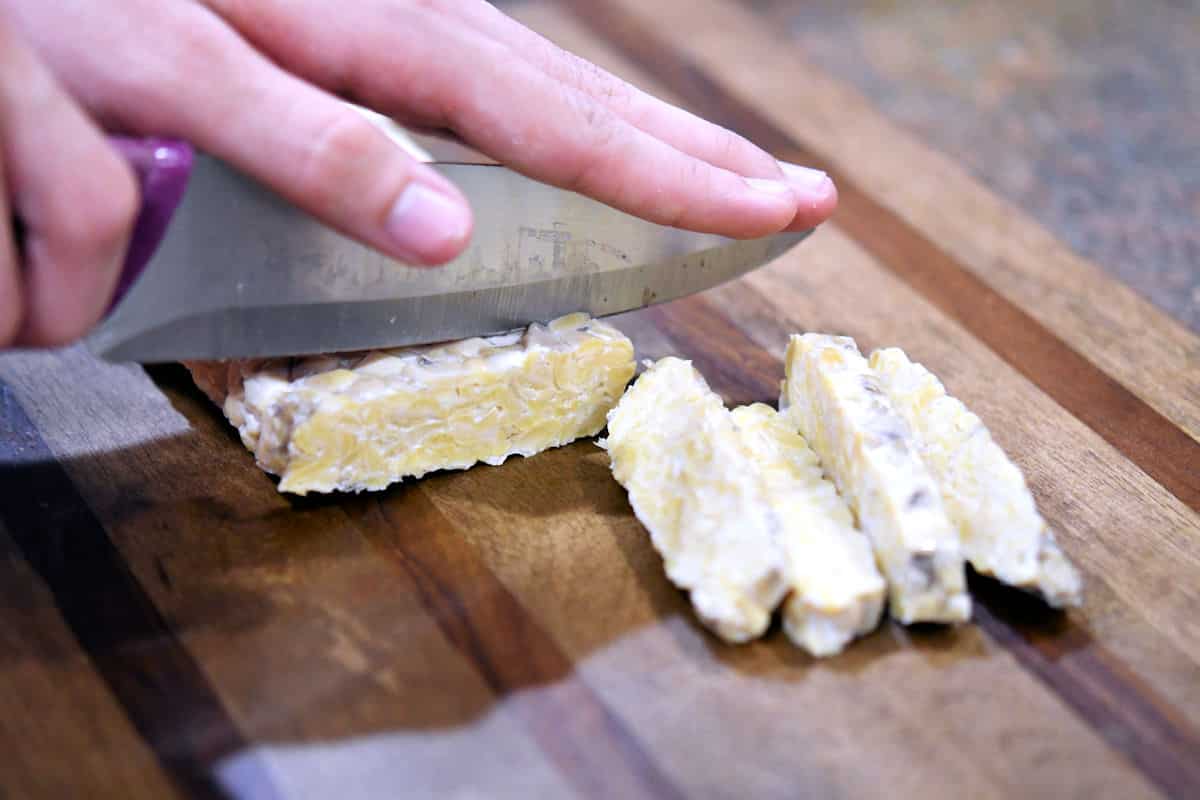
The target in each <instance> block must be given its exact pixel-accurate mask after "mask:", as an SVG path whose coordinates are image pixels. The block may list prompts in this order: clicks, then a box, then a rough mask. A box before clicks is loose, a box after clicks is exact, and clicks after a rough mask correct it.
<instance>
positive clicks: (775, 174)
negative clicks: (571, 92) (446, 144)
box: [455, 2, 837, 231]
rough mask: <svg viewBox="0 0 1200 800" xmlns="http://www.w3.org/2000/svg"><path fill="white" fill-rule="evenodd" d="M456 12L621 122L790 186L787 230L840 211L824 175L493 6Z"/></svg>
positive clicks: (743, 172) (706, 157) (718, 162)
mask: <svg viewBox="0 0 1200 800" xmlns="http://www.w3.org/2000/svg"><path fill="white" fill-rule="evenodd" d="M455 13H456V14H461V15H463V16H465V17H467V18H468V19H469V22H470V23H471V24H472V26H474V27H475V28H476V29H478V30H486V31H488V32H490V33H491V34H492V35H494V36H495V37H496V38H497V39H498V40H500V41H503V42H505V43H507V44H508V46H509V48H510V50H511V52H512V53H513V55H514V56H517V57H520V58H524V59H526V60H527V61H529V62H531V63H532V64H534V65H535V66H537V67H538V68H540V69H541V70H542V71H543V72H545V73H546V74H547V75H550V76H551V77H553V78H555V79H556V80H558V81H560V82H562V83H564V84H566V85H568V86H571V87H573V88H575V89H578V90H579V91H581V92H583V93H584V94H586V95H587V96H588V97H590V98H591V99H592V100H593V101H595V102H596V103H599V104H601V105H604V106H606V107H608V108H609V109H611V110H612V111H613V113H615V114H617V115H618V116H619V117H621V118H622V119H624V120H626V121H628V122H629V123H630V124H632V125H634V126H635V127H637V128H639V129H641V130H643V131H645V132H646V133H649V134H651V135H653V136H656V137H657V138H659V139H661V140H662V141H664V142H666V143H667V144H669V145H671V146H672V147H674V148H676V149H677V150H680V151H682V152H684V153H687V154H689V155H692V156H695V157H696V158H700V159H703V160H705V161H707V162H709V163H710V164H714V165H716V166H718V167H724V168H725V169H728V170H731V171H733V172H736V173H738V174H739V175H746V176H751V177H761V178H776V179H783V180H786V181H787V182H788V184H789V185H790V186H791V188H792V192H793V193H794V194H795V195H796V200H797V214H796V217H795V219H793V221H792V223H791V224H790V225H789V226H788V229H789V230H797V231H799V230H805V229H808V228H811V227H813V226H815V225H817V224H819V223H821V222H823V221H824V220H825V219H827V218H828V217H829V216H830V215H831V214H832V213H833V211H834V209H835V208H836V206H837V189H836V188H835V186H834V184H833V181H832V180H831V179H830V178H829V176H828V175H826V174H825V173H824V172H822V171H820V170H816V169H811V168H808V167H803V166H800V165H797V164H787V163H781V162H779V161H777V160H776V159H775V158H774V157H773V156H771V155H770V154H769V153H767V152H766V151H765V150H763V149H761V148H759V147H756V146H755V145H753V144H751V143H750V142H749V141H748V140H746V139H745V138H744V137H742V136H739V135H737V134H736V133H734V132H732V131H730V130H728V129H726V128H723V127H721V126H719V125H714V124H712V123H711V122H708V121H706V120H704V119H701V118H700V117H697V116H695V115H694V114H691V113H689V112H687V111H685V110H683V109H681V108H679V107H678V106H674V105H672V104H670V103H667V102H664V101H662V100H660V99H658V98H656V97H654V96H652V95H650V94H647V93H646V92H643V91H642V90H640V89H638V88H636V87H634V86H633V85H631V84H630V83H628V82H626V81H624V80H621V79H620V78H618V77H616V76H615V75H613V74H611V73H609V72H608V71H606V70H604V69H602V68H600V67H598V66H596V65H595V64H592V63H591V62H589V61H587V60H585V59H582V58H579V57H578V56H576V55H574V54H573V53H570V52H568V51H566V50H564V49H562V48H561V47H558V46H557V45H555V44H554V43H553V42H551V41H549V40H548V39H546V38H544V37H542V36H540V35H538V34H537V33H535V32H534V31H531V30H530V29H529V28H526V27H525V26H524V25H521V24H520V23H518V22H517V21H516V20H514V19H512V18H511V17H509V16H507V15H506V14H504V13H503V12H502V11H500V10H499V9H497V8H495V7H494V6H492V5H491V4H489V3H476V2H468V3H462V4H460V5H458V6H455Z"/></svg>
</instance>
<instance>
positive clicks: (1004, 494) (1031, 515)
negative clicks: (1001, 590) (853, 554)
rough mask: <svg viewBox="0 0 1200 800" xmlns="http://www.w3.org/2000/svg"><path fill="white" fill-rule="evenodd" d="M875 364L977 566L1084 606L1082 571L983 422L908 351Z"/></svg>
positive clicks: (893, 352)
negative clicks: (1051, 528) (1070, 557)
mask: <svg viewBox="0 0 1200 800" xmlns="http://www.w3.org/2000/svg"><path fill="white" fill-rule="evenodd" d="M870 363H871V368H872V369H874V370H875V372H876V373H877V374H878V375H879V380H880V384H881V385H882V387H883V390H884V392H885V393H886V394H887V396H888V398H889V399H890V400H891V402H892V405H893V406H895V407H896V409H897V410H899V411H900V413H901V414H902V415H903V416H904V419H905V420H906V421H907V422H908V425H909V427H911V428H912V430H913V432H914V433H915V434H916V437H917V441H918V446H919V448H920V452H921V456H922V459H923V460H924V461H925V463H926V465H928V466H929V468H930V470H931V471H932V472H933V475H934V478H935V479H936V480H937V483H938V487H939V488H940V489H941V495H942V499H943V501H944V502H945V505H946V511H947V513H948V514H949V515H950V520H951V522H953V523H954V524H955V526H956V527H957V528H958V532H959V536H960V538H961V541H962V547H963V553H964V555H965V556H966V557H967V559H968V560H969V561H970V562H971V565H972V566H974V567H975V569H976V570H978V571H979V572H980V573H983V574H985V575H992V576H994V577H996V578H998V579H999V580H1001V581H1003V582H1005V583H1008V584H1011V585H1013V586H1017V587H1020V588H1022V589H1026V590H1028V591H1031V592H1035V593H1037V594H1040V595H1041V596H1042V597H1043V598H1045V600H1046V602H1048V603H1049V604H1050V605H1053V606H1057V607H1062V606H1068V605H1078V604H1079V601H1080V583H1081V582H1080V578H1079V573H1078V572H1076V571H1075V568H1074V567H1072V566H1071V564H1070V562H1069V561H1068V560H1067V558H1066V556H1065V555H1063V552H1062V551H1061V550H1060V549H1059V547H1058V544H1057V542H1056V541H1055V539H1054V534H1053V532H1052V531H1051V530H1050V527H1049V526H1048V525H1047V524H1046V520H1045V519H1044V518H1043V517H1042V515H1041V514H1039V513H1038V510H1037V506H1036V504H1035V503H1034V499H1033V494H1032V493H1031V492H1030V491H1029V487H1028V486H1027V485H1026V483H1025V477H1024V476H1023V475H1022V474H1021V471H1020V469H1018V468H1017V466H1016V464H1014V463H1013V462H1012V461H1011V460H1009V458H1008V456H1007V455H1005V454H1004V451H1003V450H1001V449H1000V445H998V444H996V442H995V440H993V439H992V436H991V434H990V433H989V432H988V430H987V428H986V427H985V426H984V424H983V422H982V421H981V420H980V419H979V417H978V416H976V415H975V414H973V413H971V411H970V410H968V409H967V407H966V406H965V405H963V403H962V402H961V401H959V400H957V399H956V398H954V397H951V396H950V395H948V394H947V393H946V388H945V386H943V385H942V382H941V381H939V380H938V379H937V377H936V376H935V375H934V374H933V373H931V372H930V371H929V370H927V369H926V368H925V367H924V366H922V365H921V364H917V363H914V362H912V361H910V360H909V359H908V356H907V355H906V354H905V353H904V351H903V350H900V349H898V348H894V347H892V348H887V349H884V350H876V351H875V352H874V353H872V354H871V361H870Z"/></svg>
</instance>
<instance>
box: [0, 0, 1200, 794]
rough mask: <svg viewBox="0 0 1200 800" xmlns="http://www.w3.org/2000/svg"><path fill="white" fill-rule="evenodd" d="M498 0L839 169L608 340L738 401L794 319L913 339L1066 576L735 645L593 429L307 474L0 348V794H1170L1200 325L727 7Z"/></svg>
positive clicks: (63, 367) (1186, 710)
mask: <svg viewBox="0 0 1200 800" xmlns="http://www.w3.org/2000/svg"><path fill="white" fill-rule="evenodd" d="M510 7H511V8H512V9H513V11H514V13H515V14H517V15H518V16H519V17H521V18H522V19H525V20H527V21H529V22H530V23H531V24H533V26H534V27H535V28H537V29H538V30H541V31H543V32H544V33H545V34H546V35H548V36H549V37H550V38H552V39H554V40H555V41H558V42H561V43H563V44H564V45H567V46H569V47H571V49H573V50H576V51H577V52H579V53H581V54H583V55H585V56H588V57H590V58H593V59H595V60H597V61H599V62H601V63H603V64H604V65H605V66H607V67H609V68H611V69H613V70H614V71H616V72H618V73H620V74H622V75H628V76H630V77H631V78H634V79H635V80H636V81H637V82H639V83H641V84H643V85H645V86H647V87H649V88H652V89H655V90H658V91H662V92H664V93H665V94H667V95H668V96H671V97H673V98H675V99H677V100H680V101H682V102H684V103H685V104H688V105H691V106H692V107H694V108H696V109H699V110H700V111H702V112H705V113H708V114H711V115H713V116H716V117H717V118H718V119H720V120H721V121H724V122H727V123H729V124H731V125H733V126H735V127H742V128H743V129H744V130H746V131H747V132H749V133H751V134H752V135H754V137H755V138H759V139H761V140H763V141H764V143H766V144H768V145H770V146H772V147H774V148H776V149H777V150H778V151H779V152H780V154H781V155H786V156H788V157H792V158H806V157H809V156H811V157H812V159H813V160H815V161H817V162H819V163H822V164H825V165H826V166H829V167H831V168H832V169H833V170H834V171H835V174H836V176H837V177H838V178H839V182H840V183H841V184H842V186H843V187H844V188H843V207H842V211H841V212H840V214H839V217H838V219H837V221H836V222H835V223H834V224H830V225H827V226H825V227H824V228H823V229H822V230H821V231H820V232H818V233H817V235H815V236H814V237H812V239H811V240H810V241H808V242H806V243H805V244H804V245H803V246H802V247H801V248H798V249H797V250H796V251H794V252H793V253H790V254H788V255H787V256H785V257H784V258H782V259H779V260H778V261H777V262H776V263H774V264H772V265H770V266H768V267H766V268H764V269H762V270H758V271H756V272H754V273H753V274H751V275H750V276H748V277H747V278H746V279H743V280H741V281H737V282H734V283H732V284H729V285H726V286H723V287H720V288H717V289H715V290H713V291H711V292H708V293H705V294H704V295H703V296H700V297H696V298H691V299H688V300H685V301H680V302H678V303H672V304H669V305H664V306H660V307H656V308H653V309H648V310H645V311H641V312H636V313H632V314H626V315H621V316H620V317H618V318H617V319H616V320H614V322H615V324H617V325H618V326H619V327H620V328H621V329H622V330H625V331H626V332H627V333H628V334H629V335H630V336H631V337H632V338H633V340H634V341H635V343H636V345H637V348H638V353H639V356H640V357H642V358H657V357H660V356H664V355H668V354H678V355H683V356H686V357H689V358H691V359H693V360H694V361H695V362H696V364H697V365H698V366H699V367H700V368H701V370H702V371H703V372H704V374H705V375H706V376H707V377H708V378H709V380H710V382H711V383H712V384H713V386H714V387H715V388H717V389H718V390H719V391H720V392H721V393H722V394H723V396H724V397H725V399H726V400H727V401H728V402H731V403H734V402H736V403H743V402H751V401H767V402H772V401H773V400H774V398H775V396H776V394H777V391H778V381H779V379H780V377H781V375H782V366H781V363H780V356H781V354H782V350H783V347H784V345H785V341H786V336H787V335H788V334H790V333H792V332H795V331H797V330H805V329H807V330H827V331H834V332H840V333H847V334H850V335H853V336H855V337H856V338H857V339H858V340H859V342H860V343H861V344H862V345H863V346H864V348H871V347H875V346H880V345H900V346H902V347H904V348H905V349H906V350H908V351H909V352H910V353H911V354H913V355H914V357H916V358H917V359H919V360H920V361H922V362H924V363H926V364H927V365H928V366H930V367H931V368H932V369H933V370H934V371H935V372H937V373H938V374H939V375H940V376H941V377H942V378H943V379H944V380H945V382H946V383H947V385H948V386H949V388H950V389H951V391H952V392H953V393H954V394H956V395H958V396H960V397H961V398H962V399H963V400H964V401H966V402H967V403H968V404H969V405H970V406H971V407H972V408H973V409H975V410H976V411H977V412H978V413H979V414H980V415H981V416H982V417H983V419H984V420H985V421H986V422H987V423H988V424H989V426H990V427H991V429H992V431H993V433H994V435H995V436H996V438H997V439H998V440H999V441H1000V443H1001V444H1002V446H1004V448H1005V449H1006V450H1008V451H1009V452H1010V453H1011V454H1012V455H1013V457H1014V458H1015V460H1016V461H1017V462H1018V463H1019V465H1020V466H1021V467H1022V468H1023V469H1024V470H1025V472H1026V474H1027V475H1028V477H1029V480H1030V484H1031V487H1032V489H1033V491H1034V493H1035V495H1036V496H1037V499H1038V501H1039V503H1040V505H1041V506H1042V508H1043V510H1044V511H1045V513H1046V515H1047V517H1048V519H1049V520H1050V521H1051V523H1052V524H1053V526H1054V527H1055V529H1056V530H1057V532H1058V536H1059V540H1060V542H1061V543H1062V545H1063V547H1064V549H1066V550H1067V551H1068V553H1069V554H1070V555H1071V557H1072V558H1073V559H1074V560H1075V561H1076V562H1077V563H1078V564H1079V565H1080V567H1081V569H1082V570H1083V572H1084V573H1085V576H1086V594H1085V598H1086V599H1085V603H1084V606H1083V607H1082V608H1080V609H1078V610H1074V611H1072V612H1070V613H1068V614H1065V615H1060V614H1052V613H1048V612H1047V611H1046V610H1045V609H1044V608H1042V607H1041V606H1040V605H1038V604H1037V603H1032V602H1030V601H1029V600H1028V599H1027V598H1024V597H1021V596H1015V595H1013V593H1011V592H1009V591H1006V590H1004V589H1002V588H1000V587H998V586H997V585H995V584H994V583H991V582H988V581H979V580H976V581H973V584H972V588H973V591H974V593H975V596H976V598H977V601H978V607H977V613H976V617H975V623H976V624H974V625H970V626H964V627H961V628H956V629H940V628H921V627H916V628H911V629H904V628H901V627H898V626H895V625H892V624H890V623H889V624H885V625H883V626H882V627H881V628H880V629H879V630H878V631H877V632H876V633H874V634H872V635H870V636H868V637H865V638H864V639H863V640H861V641H859V642H857V643H855V644H854V645H853V646H852V647H851V648H850V649H849V650H847V651H846V652H845V653H844V654H842V655H841V656H838V657H836V658H833V659H828V660H821V661H814V660H812V659H810V658H808V657H806V656H804V655H803V654H802V653H801V652H799V651H798V650H796V649H795V648H794V647H792V646H791V645H790V644H789V643H788V641H787V639H786V637H785V636H783V635H782V633H781V632H780V631H778V630H772V631H771V632H769V634H768V635H767V636H766V637H765V638H764V639H762V640H761V641H758V642H755V643H752V644H749V645H747V646H744V647H729V646H725V645H722V644H720V643H719V642H718V641H717V640H715V639H714V638H713V637H711V636H710V635H709V634H707V633H706V632H705V631H704V630H703V628H702V627H700V626H699V625H698V624H697V623H696V622H695V620H694V617H693V614H692V612H691V610H690V607H689V605H688V603H687V599H686V598H685V597H684V596H683V595H682V594H681V593H680V592H678V591H677V590H676V589H675V588H673V587H672V586H671V584H670V583H669V582H668V581H667V579H666V578H665V576H664V575H663V571H662V565H661V560H660V559H659V557H658V555H657V554H656V553H655V551H654V549H653V547H652V546H651V544H650V542H649V540H648V537H647V536H646V533H645V531H644V529H643V528H642V527H641V526H640V525H639V524H638V522H637V520H636V519H635V518H634V517H633V515H632V513H631V511H630V508H629V505H628V502H627V500H626V498H625V496H624V493H623V492H622V490H621V488H620V487H619V486H618V485H617V484H616V483H615V482H614V481H613V480H612V479H611V476H610V474H609V470H608V465H607V461H606V457H605V455H604V453H603V452H602V451H601V450H600V449H599V448H597V447H596V446H595V445H594V443H592V442H586V441H585V442H579V443H576V444H574V445H570V446H567V447H564V448H560V449H557V450H553V451H549V452H546V453H543V454H540V455H538V456H536V457H533V458H528V459H514V460H510V461H509V462H507V463H505V464H504V465H502V466H499V467H478V468H475V469H472V470H469V471H466V472H457V473H446V474H439V475H432V476H428V477H427V478H426V479H424V480H422V481H420V482H416V483H414V482H409V483H406V484H403V485H400V486H397V487H393V488H392V489H391V490H389V491H386V492H381V493H377V494H372V495H362V496H340V495H339V496H330V497H321V498H308V499H297V498H291V497H286V496H281V495H280V494H278V492H277V491H276V488H275V482H274V480H273V479H271V478H270V477H268V476H267V475H265V474H263V473H262V472H261V471H260V470H259V469H258V468H257V467H256V466H255V465H254V463H253V460H252V458H251V457H250V456H249V455H248V454H247V453H246V451H245V449H244V447H243V446H242V444H241V443H240V441H238V439H237V437H236V434H234V433H233V432H232V431H231V429H230V427H229V426H228V424H227V423H226V421H225V420H224V419H223V417H222V416H221V414H220V412H219V411H218V410H216V409H215V408H213V407H211V405H210V404H209V403H208V402H207V401H206V400H205V399H204V398H203V396H201V395H200V393H199V392H198V391H196V390H195V388H194V387H193V386H192V385H191V384H190V382H189V380H188V378H187V376H186V374H185V373H184V372H183V371H182V370H181V369H179V368H156V369H153V370H150V372H149V373H147V372H145V371H143V370H141V369H140V368H137V367H129V366H112V365H104V364H100V363H98V362H95V361H93V360H91V359H90V358H88V357H86V356H85V355H83V354H82V353H81V352H80V351H79V350H76V349H73V350H69V351H66V352H64V353H54V354H22V355H7V356H4V357H0V386H2V387H3V389H2V390H0V434H2V435H0V555H2V556H3V558H2V559H0V572H2V573H3V574H2V575H0V578H3V579H4V580H3V583H2V584H0V631H2V632H0V796H4V797H7V796H10V795H11V796H19V797H35V798H36V797H56V796H105V795H113V796H122V797H124V796H132V797H137V796H154V797H160V796H168V797H169V796H213V795H218V796H227V797H232V798H238V800H240V799H241V798H258V797H281V798H327V797H345V798H347V799H348V800H350V799H352V798H354V799H356V798H360V797H393V796H396V795H397V794H400V793H402V794H404V795H405V796H419V797H445V796H487V797H514V798H518V797H519V798H525V797H583V798H590V797H612V796H618V797H690V796H696V797H731V798H732V797H746V796H751V797H768V798H769V797H796V796H802V797H822V798H825V797H855V798H858V797H881V798H882V797H908V796H920V797H926V798H935V799H936V798H957V797H963V796H969V797H1012V796H1021V797H1064V796H1071V797H1089V798H1091V797H1097V798H1102V797H1113V798H1122V799H1123V798H1136V797H1157V796H1189V795H1190V794H1192V793H1194V787H1195V786H1197V785H1200V766H1198V765H1200V761H1198V760H1197V759H1196V758H1195V754H1196V752H1198V751H1200V735H1198V731H1200V622H1197V620H1200V589H1198V588H1197V587H1200V514H1198V513H1197V512H1196V510H1195V508H1194V505H1195V503H1194V499H1195V498H1194V495H1192V494H1190V493H1191V492H1193V491H1194V488H1195V482H1194V479H1195V472H1196V471H1197V470H1196V469H1195V467H1196V465H1197V463H1198V462H1197V461H1196V459H1195V453H1196V450H1195V449H1194V447H1195V440H1194V437H1195V433H1196V427H1195V422H1196V421H1197V420H1200V407H1198V406H1200V403H1198V402H1197V397H1198V395H1197V394H1196V393H1195V392H1194V391H1192V390H1193V389H1194V388H1195V382H1196V380H1200V378H1197V377H1196V376H1195V375H1194V374H1191V373H1189V372H1188V367H1189V365H1194V363H1196V362H1195V354H1197V353H1200V346H1198V345H1197V342H1196V340H1195V338H1194V337H1191V336H1190V335H1187V334H1186V332H1182V331H1180V330H1178V329H1177V328H1173V327H1171V326H1170V325H1169V324H1168V323H1167V322H1165V321H1164V319H1163V318H1162V317H1161V315H1158V314H1157V312H1154V311H1153V310H1152V309H1150V308H1149V307H1148V306H1146V305H1145V304H1144V303H1142V302H1141V301H1139V300H1137V299H1136V298H1134V297H1133V296H1132V294H1130V293H1128V292H1126V291H1125V290H1124V289H1123V288H1121V287H1119V286H1116V285H1115V284H1112V283H1111V282H1110V281H1108V280H1107V279H1105V278H1104V277H1103V276H1102V275H1100V273H1099V272H1098V271H1097V270H1096V269H1095V268H1094V267H1093V266H1092V265H1090V264H1087V263H1085V262H1082V261H1080V260H1079V259H1078V258H1076V257H1074V256H1072V255H1070V254H1069V253H1068V252H1067V250H1066V249H1065V248H1064V247H1063V246H1062V245H1060V244H1058V243H1056V242H1054V241H1053V240H1052V239H1050V238H1049V237H1048V236H1047V235H1046V234H1045V232H1044V231H1042V230H1041V229H1040V228H1038V227H1037V226H1035V225H1033V224H1032V223H1031V222H1030V221H1029V220H1028V219H1027V218H1026V217H1024V216H1023V215H1022V214H1020V213H1018V212H1017V211H1016V210H1014V209H1012V208H1011V207H1009V206H1007V205H1005V204H1004V203H1002V202H1000V201H998V200H996V199H995V198H994V197H993V196H992V195H991V194H990V193H989V192H987V191H986V190H985V189H983V188H981V187H979V186H978V185H977V184H975V183H973V182H972V181H971V180H970V178H969V177H968V176H967V174H966V172H964V171H962V170H960V169H959V167H958V166H957V165H956V164H954V163H952V162H950V161H948V160H947V159H946V158H945V157H944V156H942V155H939V154H937V153H935V152H933V151H932V150H931V149H930V148H929V147H927V146H926V145H925V144H923V143H921V142H917V141H914V140H913V139H912V137H906V136H905V135H903V134H902V133H900V132H899V131H897V130H896V129H895V128H894V127H893V126H891V125H890V123H887V122H886V121H885V120H883V118H882V117H881V116H880V115H879V114H878V113H877V112H876V111H875V110H874V109H872V108H871V107H870V106H869V105H868V104H866V103H865V102H864V101H863V99H862V98H861V97H859V96H857V95H856V94H855V93H853V92H848V91H847V90H846V89H845V87H843V86H841V85H840V84H837V83H836V82H833V81H830V80H829V79H828V78H826V77H825V76H823V75H821V74H820V73H819V72H817V71H816V70H814V69H813V68H812V67H811V66H810V65H807V64H805V63H804V62H803V61H802V60H801V59H800V57H799V56H798V55H797V54H796V53H795V52H794V51H793V50H790V49H788V47H787V43H786V42H785V41H783V40H781V38H780V37H779V36H777V35H776V34H775V33H773V32H772V31H770V30H768V29H767V28H766V27H765V26H764V25H763V23H761V22H760V21H759V20H758V19H757V18H756V17H754V15H753V13H752V12H751V11H749V10H747V8H749V6H745V7H742V6H735V5H732V4H729V3H726V2H720V0H697V2H695V3H683V2H682V1H681V0H680V1H676V0H669V1H668V2H666V3H662V4H659V5H657V6H651V4H636V3H633V2H628V0H603V1H602V2H599V3H588V4H583V3H579V4H572V7H574V8H575V9H576V11H577V12H578V13H576V14H573V13H571V12H569V11H568V10H566V9H565V8H564V7H563V6H562V5H550V4H530V3H521V4H515V5H512V6H510ZM881 143H885V144H886V146H883V145H882V144H881ZM454 152H459V151H457V150H455V151H454ZM952 212H953V213H952ZM1056 372H1062V373H1063V374H1056ZM1126 425H1127V426H1129V428H1130V429H1129V430H1124V429H1123V427H1124V426H1126ZM1147 447H1152V448H1160V449H1159V450H1157V451H1154V452H1148V451H1147V449H1146V448H1147ZM1167 461H1170V462H1173V463H1159V462H1167ZM1189 468H1190V470H1191V471H1190V472H1189ZM1189 503H1191V506H1189ZM63 754H71V755H70V756H65V755H63Z"/></svg>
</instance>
